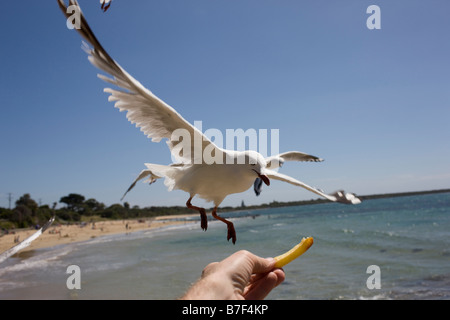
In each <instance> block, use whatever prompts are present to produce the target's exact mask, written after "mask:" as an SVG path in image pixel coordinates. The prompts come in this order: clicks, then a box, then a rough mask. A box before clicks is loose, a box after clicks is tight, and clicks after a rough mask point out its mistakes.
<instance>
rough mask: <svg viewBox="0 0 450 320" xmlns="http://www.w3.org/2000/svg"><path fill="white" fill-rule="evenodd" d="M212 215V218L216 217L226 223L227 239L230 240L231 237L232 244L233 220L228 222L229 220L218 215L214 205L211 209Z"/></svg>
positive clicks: (233, 238) (234, 231)
mask: <svg viewBox="0 0 450 320" xmlns="http://www.w3.org/2000/svg"><path fill="white" fill-rule="evenodd" d="M212 216H213V217H214V218H216V219H217V220H220V221H222V222H224V223H226V224H227V228H228V234H227V240H228V241H230V239H231V241H233V244H235V243H236V230H234V225H233V222H230V221H228V220H226V219H224V218H222V217H220V216H218V215H217V207H214V209H213V211H212Z"/></svg>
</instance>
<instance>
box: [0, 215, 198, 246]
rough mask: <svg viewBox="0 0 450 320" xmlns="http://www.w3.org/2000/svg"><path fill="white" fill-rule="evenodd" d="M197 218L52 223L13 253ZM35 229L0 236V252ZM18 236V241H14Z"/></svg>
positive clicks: (171, 216)
mask: <svg viewBox="0 0 450 320" xmlns="http://www.w3.org/2000/svg"><path fill="white" fill-rule="evenodd" d="M190 217H198V215H197V214H183V215H169V216H158V217H156V218H151V219H123V220H105V221H96V222H88V223H77V224H71V225H63V224H58V223H54V224H52V225H51V226H50V227H49V228H48V229H47V230H46V231H45V232H44V233H43V234H42V235H41V236H40V237H39V238H37V239H36V240H34V241H33V242H32V243H31V244H30V245H29V246H28V247H26V248H24V249H22V250H20V251H19V252H18V253H16V255H18V254H20V253H23V252H28V251H32V250H35V249H41V248H49V247H54V246H57V245H62V244H68V243H75V242H81V241H86V240H90V239H94V238H97V237H101V236H106V235H113V234H125V233H132V232H136V231H142V230H153V229H158V228H161V227H166V226H172V225H180V224H186V223H196V222H198V221H197V220H190V219H187V218H190ZM36 231H37V230H35V229H18V230H16V231H15V232H14V233H12V234H5V235H3V236H1V237H0V253H2V252H4V251H6V250H8V249H10V248H12V247H14V246H15V245H17V244H18V243H20V242H21V241H23V240H25V239H26V238H28V237H29V236H31V235H32V234H33V233H35V232H36ZM17 239H18V240H17Z"/></svg>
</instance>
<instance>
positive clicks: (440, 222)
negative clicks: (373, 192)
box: [0, 193, 450, 300]
mask: <svg viewBox="0 0 450 320" xmlns="http://www.w3.org/2000/svg"><path fill="white" fill-rule="evenodd" d="M223 216H227V217H230V219H232V221H233V222H234V225H235V228H236V232H237V242H236V245H233V244H232V243H231V242H227V241H226V226H225V225H224V224H223V223H222V222H219V221H210V222H209V226H208V230H207V231H206V232H204V231H202V230H201V229H200V225H199V223H198V222H197V223H192V224H184V225H179V226H173V227H166V228H162V229H158V230H148V231H141V232H135V233H131V234H123V235H113V236H104V237H98V238H95V239H91V240H89V241H86V242H80V243H73V244H69V245H62V246H56V247H52V248H45V249H38V250H34V251H32V252H31V253H29V254H21V255H19V256H18V257H12V258H10V259H8V260H7V261H5V262H3V263H2V264H0V299H2V300H4V299H64V300H65V299H69V300H70V299H176V298H179V297H180V296H181V295H182V294H183V293H184V292H185V291H186V290H187V289H188V288H189V286H190V284H191V283H193V282H194V281H195V280H197V279H198V277H199V276H200V274H201V272H202V270H203V268H204V267H205V266H206V265H207V264H208V263H210V262H213V261H220V260H222V259H224V258H225V257H227V256H228V255H230V254H232V253H234V252H235V251H238V250H241V249H246V250H249V251H251V252H253V253H254V254H257V255H259V256H263V257H269V256H272V257H273V256H277V255H279V254H281V253H284V252H285V251H287V250H289V249H290V248H291V247H293V246H294V245H295V244H297V243H298V242H299V241H300V240H301V238H302V237H305V236H312V237H313V238H314V244H313V246H312V247H311V248H310V249H309V251H307V252H306V253H305V254H304V255H303V256H301V257H300V258H298V259H297V260H295V261H293V262H291V263H290V264H288V265H287V266H285V267H284V270H285V273H286V280H285V282H284V283H282V284H281V285H280V286H279V287H277V288H276V289H275V290H273V291H272V292H271V293H270V295H269V296H268V297H267V299H271V300H293V299H294V300H296V299H306V300H311V299H321V300H323V299H325V300H329V299H343V300H354V299H360V300H366V299H377V300H383V299H389V300H391V299H392V300H396V299H408V300H410V299H412V300H416V299H450V193H442V194H427V195H417V196H404V197H396V198H383V199H376V200H366V201H364V202H363V203H361V204H359V205H355V206H348V205H342V204H336V203H324V204H316V205H305V206H296V207H283V208H271V209H261V210H241V211H238V212H234V213H224V214H223ZM71 265H76V266H78V267H79V269H78V270H79V273H78V274H79V279H80V289H69V287H68V279H69V278H70V276H71V275H72V273H70V272H69V273H68V272H67V271H68V267H69V266H71ZM369 266H376V267H375V268H376V271H372V270H374V269H373V267H370V268H369ZM371 268H372V269H371ZM368 269H369V270H368ZM374 276H376V278H375V280H373V277H374ZM370 279H372V280H370ZM369 280H370V281H369ZM374 283H378V284H379V287H375V288H373V284H374ZM371 284H372V285H371Z"/></svg>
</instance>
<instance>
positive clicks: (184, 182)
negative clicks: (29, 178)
mask: <svg viewBox="0 0 450 320" xmlns="http://www.w3.org/2000/svg"><path fill="white" fill-rule="evenodd" d="M57 1H58V3H59V6H60V8H61V10H62V11H63V13H64V15H65V16H66V17H67V18H69V17H70V16H71V14H72V12H73V11H72V10H71V9H68V8H67V7H66V6H65V4H64V0H57ZM69 5H70V6H73V5H76V6H78V3H77V1H76V0H70V1H69ZM72 8H73V7H72ZM78 9H79V6H78ZM79 13H80V20H81V21H80V28H79V29H77V31H78V32H79V33H80V34H81V36H82V37H83V38H84V39H85V40H86V41H87V42H88V43H89V44H90V45H91V46H92V47H93V48H90V47H88V45H86V44H85V46H84V50H85V51H86V53H87V54H88V55H89V56H88V59H89V61H90V62H91V63H92V64H93V65H94V66H96V67H97V68H99V69H101V70H103V71H104V72H106V73H108V74H109V75H110V76H112V78H110V77H106V76H104V75H101V74H98V77H99V78H100V79H102V80H104V81H106V82H108V83H110V84H113V85H116V86H118V87H120V88H122V89H123V90H114V89H111V88H105V89H104V92H107V93H109V94H110V96H109V98H108V100H109V101H115V105H114V106H115V107H116V108H118V109H119V110H120V111H126V117H127V119H128V120H129V121H130V122H131V123H133V124H135V125H136V127H139V128H140V130H141V131H142V132H143V133H144V134H145V135H146V136H147V137H149V138H151V139H152V141H154V142H159V141H161V140H162V139H167V145H168V146H169V149H170V151H171V153H172V155H173V156H174V157H175V159H176V160H177V163H172V164H170V165H159V164H151V163H146V164H145V166H146V167H147V169H144V170H143V171H142V172H141V173H140V174H139V176H138V177H137V178H136V180H135V181H134V182H133V184H132V185H131V186H130V187H129V188H128V190H127V191H126V192H125V194H126V193H127V192H128V191H130V190H131V189H132V188H133V187H134V186H135V184H136V182H137V181H139V180H141V179H144V178H147V177H148V179H147V180H146V181H147V182H149V183H150V184H151V183H153V182H155V181H156V180H157V179H160V178H164V179H165V181H164V183H165V185H166V186H167V187H168V189H169V191H171V190H174V189H180V190H183V191H185V192H187V193H189V199H188V200H187V202H186V206H187V207H188V208H191V209H194V210H197V211H198V212H199V213H200V217H201V228H202V229H203V230H206V229H207V217H206V211H205V209H204V208H200V207H196V206H194V205H192V204H191V200H192V198H193V197H194V196H196V195H197V196H198V197H200V198H202V199H205V200H206V201H209V202H213V203H214V208H213V210H212V216H213V217H214V218H215V219H218V220H220V221H223V222H224V223H226V224H227V229H228V234H227V240H230V239H232V242H233V244H234V243H235V242H236V232H235V229H234V226H233V223H232V222H230V221H228V220H226V219H224V218H222V217H220V216H219V215H218V214H217V208H218V206H219V205H220V204H221V203H222V201H223V200H224V199H225V197H226V196H228V195H229V194H233V193H240V192H243V191H245V190H247V189H249V188H250V187H251V186H252V185H253V184H254V182H255V179H260V181H262V182H264V183H265V184H266V185H270V179H275V180H281V181H285V182H288V183H290V184H293V185H296V186H299V187H303V188H305V189H307V190H309V191H312V192H314V193H316V194H318V195H320V196H321V197H324V198H325V199H328V200H330V201H337V202H342V203H348V204H356V203H360V202H361V201H360V200H359V199H358V198H357V197H356V196H355V195H354V194H351V193H345V192H343V191H338V192H336V193H334V194H325V193H323V192H322V191H320V190H318V189H316V188H313V187H310V186H308V185H306V184H304V183H303V182H300V181H298V180H296V179H294V178H292V177H289V176H287V175H284V174H281V173H278V172H276V171H274V170H273V169H275V168H277V167H280V166H281V165H282V163H283V162H284V161H322V159H319V158H317V157H314V156H311V155H307V154H305V153H302V152H298V151H292V152H286V153H282V154H280V155H277V156H271V157H268V158H264V157H263V156H262V155H261V154H260V153H258V152H256V151H242V152H241V151H233V150H225V149H222V148H219V147H218V146H216V145H215V144H214V143H213V142H212V141H210V140H209V139H208V138H207V137H206V136H205V135H203V133H202V132H200V130H198V129H197V128H195V127H194V126H193V125H191V124H190V123H189V122H187V121H186V120H185V119H184V118H183V117H182V116H181V115H180V114H179V113H178V112H177V111H176V110H175V109H174V108H172V107H171V106H169V105H168V104H166V103H165V102H164V101H162V100H161V99H159V98H158V97H157V96H156V95H154V94H153V93H152V92H151V91H150V90H148V89H147V88H145V87H144V86H143V85H142V84H141V83H139V82H138V81H137V80H136V79H134V78H133V77H132V76H131V75H129V74H128V73H127V72H126V71H125V70H124V69H123V68H122V67H120V66H119V64H118V63H117V62H116V61H114V60H113V59H112V58H111V57H110V56H109V54H108V53H107V52H106V51H105V50H104V49H103V47H102V46H101V45H100V43H99V41H98V40H97V38H96V37H95V35H94V33H93V32H92V30H91V28H90V27H89V25H88V23H87V21H86V19H85V17H84V16H83V14H82V12H81V9H79ZM74 23H75V22H74ZM174 132H181V133H184V135H182V137H183V139H180V135H178V134H174ZM185 139H187V140H185ZM180 146H181V148H180ZM186 146H188V147H189V148H188V147H186ZM195 146H197V148H194V147H195ZM198 147H200V148H198ZM197 149H200V150H197ZM205 154H207V155H211V157H210V158H213V159H214V161H211V159H208V158H206V157H205V158H204V155H205ZM255 183H256V182H255ZM125 194H124V196H125Z"/></svg>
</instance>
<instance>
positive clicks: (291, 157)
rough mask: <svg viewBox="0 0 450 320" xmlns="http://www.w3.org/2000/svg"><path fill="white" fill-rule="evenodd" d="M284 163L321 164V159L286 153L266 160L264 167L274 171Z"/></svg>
mask: <svg viewBox="0 0 450 320" xmlns="http://www.w3.org/2000/svg"><path fill="white" fill-rule="evenodd" d="M285 161H309V162H321V161H323V159H321V158H318V157H316V156H312V155H309V154H306V153H303V152H300V151H288V152H284V153H280V154H278V155H275V156H270V157H268V158H266V167H267V168H268V169H275V168H278V167H281V166H282V165H283V163H284V162H285Z"/></svg>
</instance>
